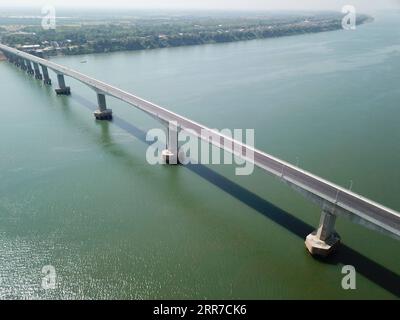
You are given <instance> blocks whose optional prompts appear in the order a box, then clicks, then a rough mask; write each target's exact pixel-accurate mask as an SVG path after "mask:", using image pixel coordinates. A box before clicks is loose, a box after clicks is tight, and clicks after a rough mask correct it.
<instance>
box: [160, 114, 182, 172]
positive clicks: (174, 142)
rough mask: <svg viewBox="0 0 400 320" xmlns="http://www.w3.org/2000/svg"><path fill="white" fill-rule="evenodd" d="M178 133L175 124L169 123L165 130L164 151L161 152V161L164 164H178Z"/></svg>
mask: <svg viewBox="0 0 400 320" xmlns="http://www.w3.org/2000/svg"><path fill="white" fill-rule="evenodd" d="M178 133H179V130H178V125H177V123H176V122H173V121H170V122H169V123H168V128H167V143H166V144H167V145H166V149H165V150H163V151H162V152H161V156H162V159H163V161H164V162H165V163H166V164H174V165H175V164H179V143H178Z"/></svg>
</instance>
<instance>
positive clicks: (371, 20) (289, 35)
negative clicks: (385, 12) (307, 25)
mask: <svg viewBox="0 0 400 320" xmlns="http://www.w3.org/2000/svg"><path fill="white" fill-rule="evenodd" d="M374 20H375V18H373V17H370V18H369V19H368V20H365V21H362V22H361V23H360V24H357V27H360V26H362V25H364V24H368V23H373V22H374ZM336 31H343V29H342V28H341V27H339V28H336V29H330V30H322V31H314V32H299V33H294V34H285V35H281V36H274V37H258V38H254V39H240V40H234V41H226V42H206V43H197V44H187V45H178V46H168V47H155V48H143V49H131V50H129V49H125V50H110V51H106V52H105V51H99V52H87V53H76V54H75V53H71V54H64V53H58V54H51V55H46V56H45V57H46V58H52V57H68V56H87V55H95V54H107V53H117V52H144V51H150V50H151V51H153V50H162V49H174V48H185V47H195V46H207V45H220V44H230V43H240V42H249V41H255V40H268V39H279V38H287V37H296V36H305V35H311V34H319V33H328V32H336Z"/></svg>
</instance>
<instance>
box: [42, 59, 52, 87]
mask: <svg viewBox="0 0 400 320" xmlns="http://www.w3.org/2000/svg"><path fill="white" fill-rule="evenodd" d="M40 66H41V67H42V72H43V77H44V80H43V82H44V84H47V85H49V86H51V79H50V77H49V71H48V70H47V67H46V66H44V65H42V64H41V65H40Z"/></svg>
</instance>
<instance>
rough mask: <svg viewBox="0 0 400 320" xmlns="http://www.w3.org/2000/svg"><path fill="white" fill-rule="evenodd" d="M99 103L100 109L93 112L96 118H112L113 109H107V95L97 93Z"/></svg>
mask: <svg viewBox="0 0 400 320" xmlns="http://www.w3.org/2000/svg"><path fill="white" fill-rule="evenodd" d="M97 104H98V106H99V109H98V110H96V111H95V112H94V113H93V114H94V117H95V118H96V120H111V119H112V110H111V109H107V104H106V96H105V95H104V94H102V93H98V94H97Z"/></svg>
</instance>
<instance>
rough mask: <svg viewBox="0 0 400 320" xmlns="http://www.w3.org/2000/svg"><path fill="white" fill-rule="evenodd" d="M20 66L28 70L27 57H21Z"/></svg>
mask: <svg viewBox="0 0 400 320" xmlns="http://www.w3.org/2000/svg"><path fill="white" fill-rule="evenodd" d="M20 68H21V69H22V70H24V71H26V70H28V67H27V66H26V64H25V59H22V58H20Z"/></svg>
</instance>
